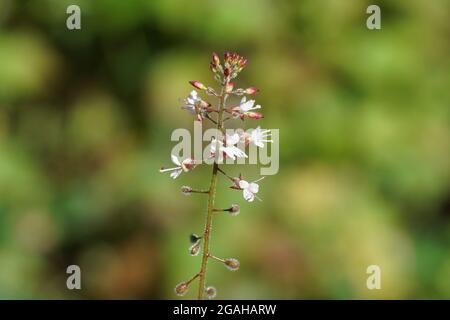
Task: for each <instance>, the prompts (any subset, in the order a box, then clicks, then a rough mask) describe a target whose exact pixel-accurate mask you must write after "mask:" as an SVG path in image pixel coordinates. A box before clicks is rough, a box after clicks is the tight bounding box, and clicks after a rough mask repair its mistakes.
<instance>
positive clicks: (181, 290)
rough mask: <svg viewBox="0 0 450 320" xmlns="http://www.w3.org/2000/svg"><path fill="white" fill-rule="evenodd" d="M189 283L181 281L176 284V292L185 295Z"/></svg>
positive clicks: (178, 294)
mask: <svg viewBox="0 0 450 320" xmlns="http://www.w3.org/2000/svg"><path fill="white" fill-rule="evenodd" d="M188 287H189V286H188V284H187V283H186V282H181V283H179V284H177V285H176V287H175V293H176V294H177V296H184V295H185V294H186V292H187V290H188Z"/></svg>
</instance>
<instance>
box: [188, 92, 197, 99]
mask: <svg viewBox="0 0 450 320" xmlns="http://www.w3.org/2000/svg"><path fill="white" fill-rule="evenodd" d="M189 97H191V98H192V99H197V91H195V90H192V91H191V93H190V94H189Z"/></svg>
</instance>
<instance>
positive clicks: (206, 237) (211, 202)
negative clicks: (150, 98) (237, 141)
mask: <svg viewBox="0 0 450 320" xmlns="http://www.w3.org/2000/svg"><path fill="white" fill-rule="evenodd" d="M224 88H225V86H223V87H222V91H221V94H220V96H219V111H218V116H217V130H218V131H222V115H223V110H224V107H225V100H226V94H225V90H224ZM216 150H217V152H216V153H217V155H218V152H219V149H218V148H216ZM218 171H219V165H218V164H217V157H216V159H215V161H214V164H213V170H212V175H211V184H210V186H209V195H208V212H207V214H206V222H205V229H204V231H203V252H202V253H203V255H202V265H201V269H200V272H199V278H200V281H199V286H198V300H202V299H203V294H204V292H205V280H206V266H207V264H208V257H209V239H210V234H211V228H212V217H213V209H214V198H215V196H216V185H217V172H218Z"/></svg>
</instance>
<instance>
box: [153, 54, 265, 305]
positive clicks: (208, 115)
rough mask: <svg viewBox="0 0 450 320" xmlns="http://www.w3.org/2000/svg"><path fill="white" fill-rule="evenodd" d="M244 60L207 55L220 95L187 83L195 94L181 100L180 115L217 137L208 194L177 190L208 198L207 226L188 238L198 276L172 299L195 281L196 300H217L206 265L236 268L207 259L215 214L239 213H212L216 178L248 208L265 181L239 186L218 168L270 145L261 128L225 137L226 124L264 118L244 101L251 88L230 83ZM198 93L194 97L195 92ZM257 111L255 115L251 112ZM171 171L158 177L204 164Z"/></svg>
mask: <svg viewBox="0 0 450 320" xmlns="http://www.w3.org/2000/svg"><path fill="white" fill-rule="evenodd" d="M246 65H247V59H245V58H244V57H242V56H240V55H238V54H236V53H229V52H226V53H225V54H224V55H223V60H222V61H221V60H220V58H219V56H218V55H217V54H216V53H213V55H212V61H211V62H210V69H211V71H212V72H213V74H214V78H215V79H216V80H217V81H218V82H219V83H220V90H219V91H216V90H215V89H214V88H212V87H209V86H206V85H204V84H203V83H201V82H199V81H189V83H190V84H191V85H192V86H193V87H194V88H195V89H194V90H192V91H191V92H190V94H189V96H188V97H187V98H186V99H183V100H182V102H183V104H182V106H181V108H182V109H185V110H188V111H189V112H190V113H191V114H192V115H193V116H194V119H195V121H201V122H202V121H204V120H209V121H211V122H212V123H214V124H215V125H216V129H217V135H215V137H214V138H213V139H212V140H211V144H210V158H211V159H212V158H214V159H215V160H214V162H213V170H212V177H211V183H210V186H209V189H207V190H196V189H194V188H192V187H190V186H183V187H181V192H182V193H183V194H184V195H191V194H193V193H198V194H205V195H207V196H208V211H207V216H206V223H205V228H204V232H203V234H202V235H201V236H198V235H196V234H191V236H190V242H191V245H190V247H189V254H190V255H192V256H197V255H199V253H200V252H202V263H201V269H200V271H199V272H198V273H197V274H196V275H194V276H193V277H192V278H191V279H190V280H188V281H184V282H181V283H180V284H178V285H177V286H176V287H175V293H176V294H177V295H184V294H185V293H186V292H187V290H188V288H189V285H190V284H191V283H192V282H193V281H194V280H195V279H197V278H198V279H199V282H200V284H199V291H198V298H199V299H202V298H203V297H204V296H206V297H207V298H209V299H212V298H214V297H215V296H216V294H217V291H216V289H215V288H214V287H212V286H206V283H205V282H206V265H207V263H208V260H209V259H212V260H216V261H218V262H220V263H222V264H223V265H224V266H225V267H226V268H228V269H229V270H231V271H236V270H238V269H239V267H240V263H239V261H238V260H237V259H234V258H227V259H222V258H219V257H216V256H214V255H212V254H211V253H210V247H209V242H210V231H211V223H212V218H213V215H214V213H220V212H226V213H229V214H230V215H232V216H236V215H238V214H239V213H240V207H239V205H237V204H233V205H231V206H230V207H228V208H225V209H218V208H215V207H214V198H215V192H216V185H217V184H216V181H217V176H218V174H222V175H224V176H225V177H226V178H227V179H229V180H230V181H231V182H232V185H231V186H230V188H231V189H235V190H239V191H242V195H243V197H244V200H246V201H248V202H253V201H254V200H255V199H258V200H261V199H260V198H259V197H258V196H257V193H258V192H259V185H258V183H257V182H259V181H261V180H262V179H263V178H264V177H261V178H259V179H257V180H255V181H250V182H249V181H247V180H244V177H243V176H242V174H239V176H238V177H231V176H229V175H228V174H227V173H225V171H224V170H223V169H222V168H220V166H219V164H220V163H221V161H220V159H223V158H230V159H233V160H235V159H237V158H247V157H248V156H247V154H246V153H245V147H246V146H248V145H254V146H256V147H258V148H264V147H265V144H266V143H270V142H272V140H270V136H271V133H270V130H262V129H261V127H259V126H258V127H257V128H256V129H253V130H251V131H250V132H242V133H236V132H235V133H233V134H226V133H225V131H224V129H225V128H224V123H225V122H226V121H228V120H233V119H241V120H242V121H244V120H246V119H254V120H259V119H262V118H263V115H262V114H261V113H259V112H258V111H259V109H261V105H259V104H256V102H255V100H254V99H249V98H247V96H249V95H254V94H256V93H257V92H258V89H257V88H255V87H248V88H246V89H244V88H235V84H234V83H233V82H231V80H233V79H234V78H236V77H237V76H238V75H239V73H240V72H241V71H242V70H243V69H244V68H245V67H246ZM197 90H198V91H197ZM201 92H203V93H204V94H206V95H208V96H213V97H215V98H216V99H218V104H217V106H215V107H214V106H213V105H212V104H211V103H209V102H208V101H206V100H204V98H202V97H201V96H200V93H201ZM232 96H236V97H238V99H240V102H239V103H237V104H234V105H233V104H231V105H229V106H226V102H227V99H228V98H229V97H232ZM256 110H258V111H256ZM171 158H172V162H173V163H174V165H175V166H174V167H171V168H161V169H160V172H163V173H165V172H167V173H170V177H171V178H173V179H176V178H177V177H178V176H179V175H180V174H181V173H183V172H189V171H191V170H193V169H194V168H195V167H196V166H198V165H201V164H206V162H203V161H201V159H191V158H186V159H180V158H178V157H177V156H175V155H173V154H172V155H171Z"/></svg>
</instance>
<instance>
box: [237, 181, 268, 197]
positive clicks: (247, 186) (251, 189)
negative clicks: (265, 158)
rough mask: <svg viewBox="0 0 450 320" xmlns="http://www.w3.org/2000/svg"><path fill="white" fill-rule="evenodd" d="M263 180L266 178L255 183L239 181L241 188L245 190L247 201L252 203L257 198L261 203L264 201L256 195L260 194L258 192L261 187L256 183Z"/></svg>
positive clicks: (244, 194)
mask: <svg viewBox="0 0 450 320" xmlns="http://www.w3.org/2000/svg"><path fill="white" fill-rule="evenodd" d="M262 179H264V177H262V178H260V179H258V180H256V181H253V182H248V181H245V180H243V179H241V180H239V188H241V189H242V190H243V196H244V199H245V200H246V201H248V202H252V201H253V200H255V198H257V199H258V200H259V201H262V200H261V199H260V198H259V197H258V196H257V195H256V193H258V191H259V185H258V184H257V183H256V182H258V181H260V180H262Z"/></svg>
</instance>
